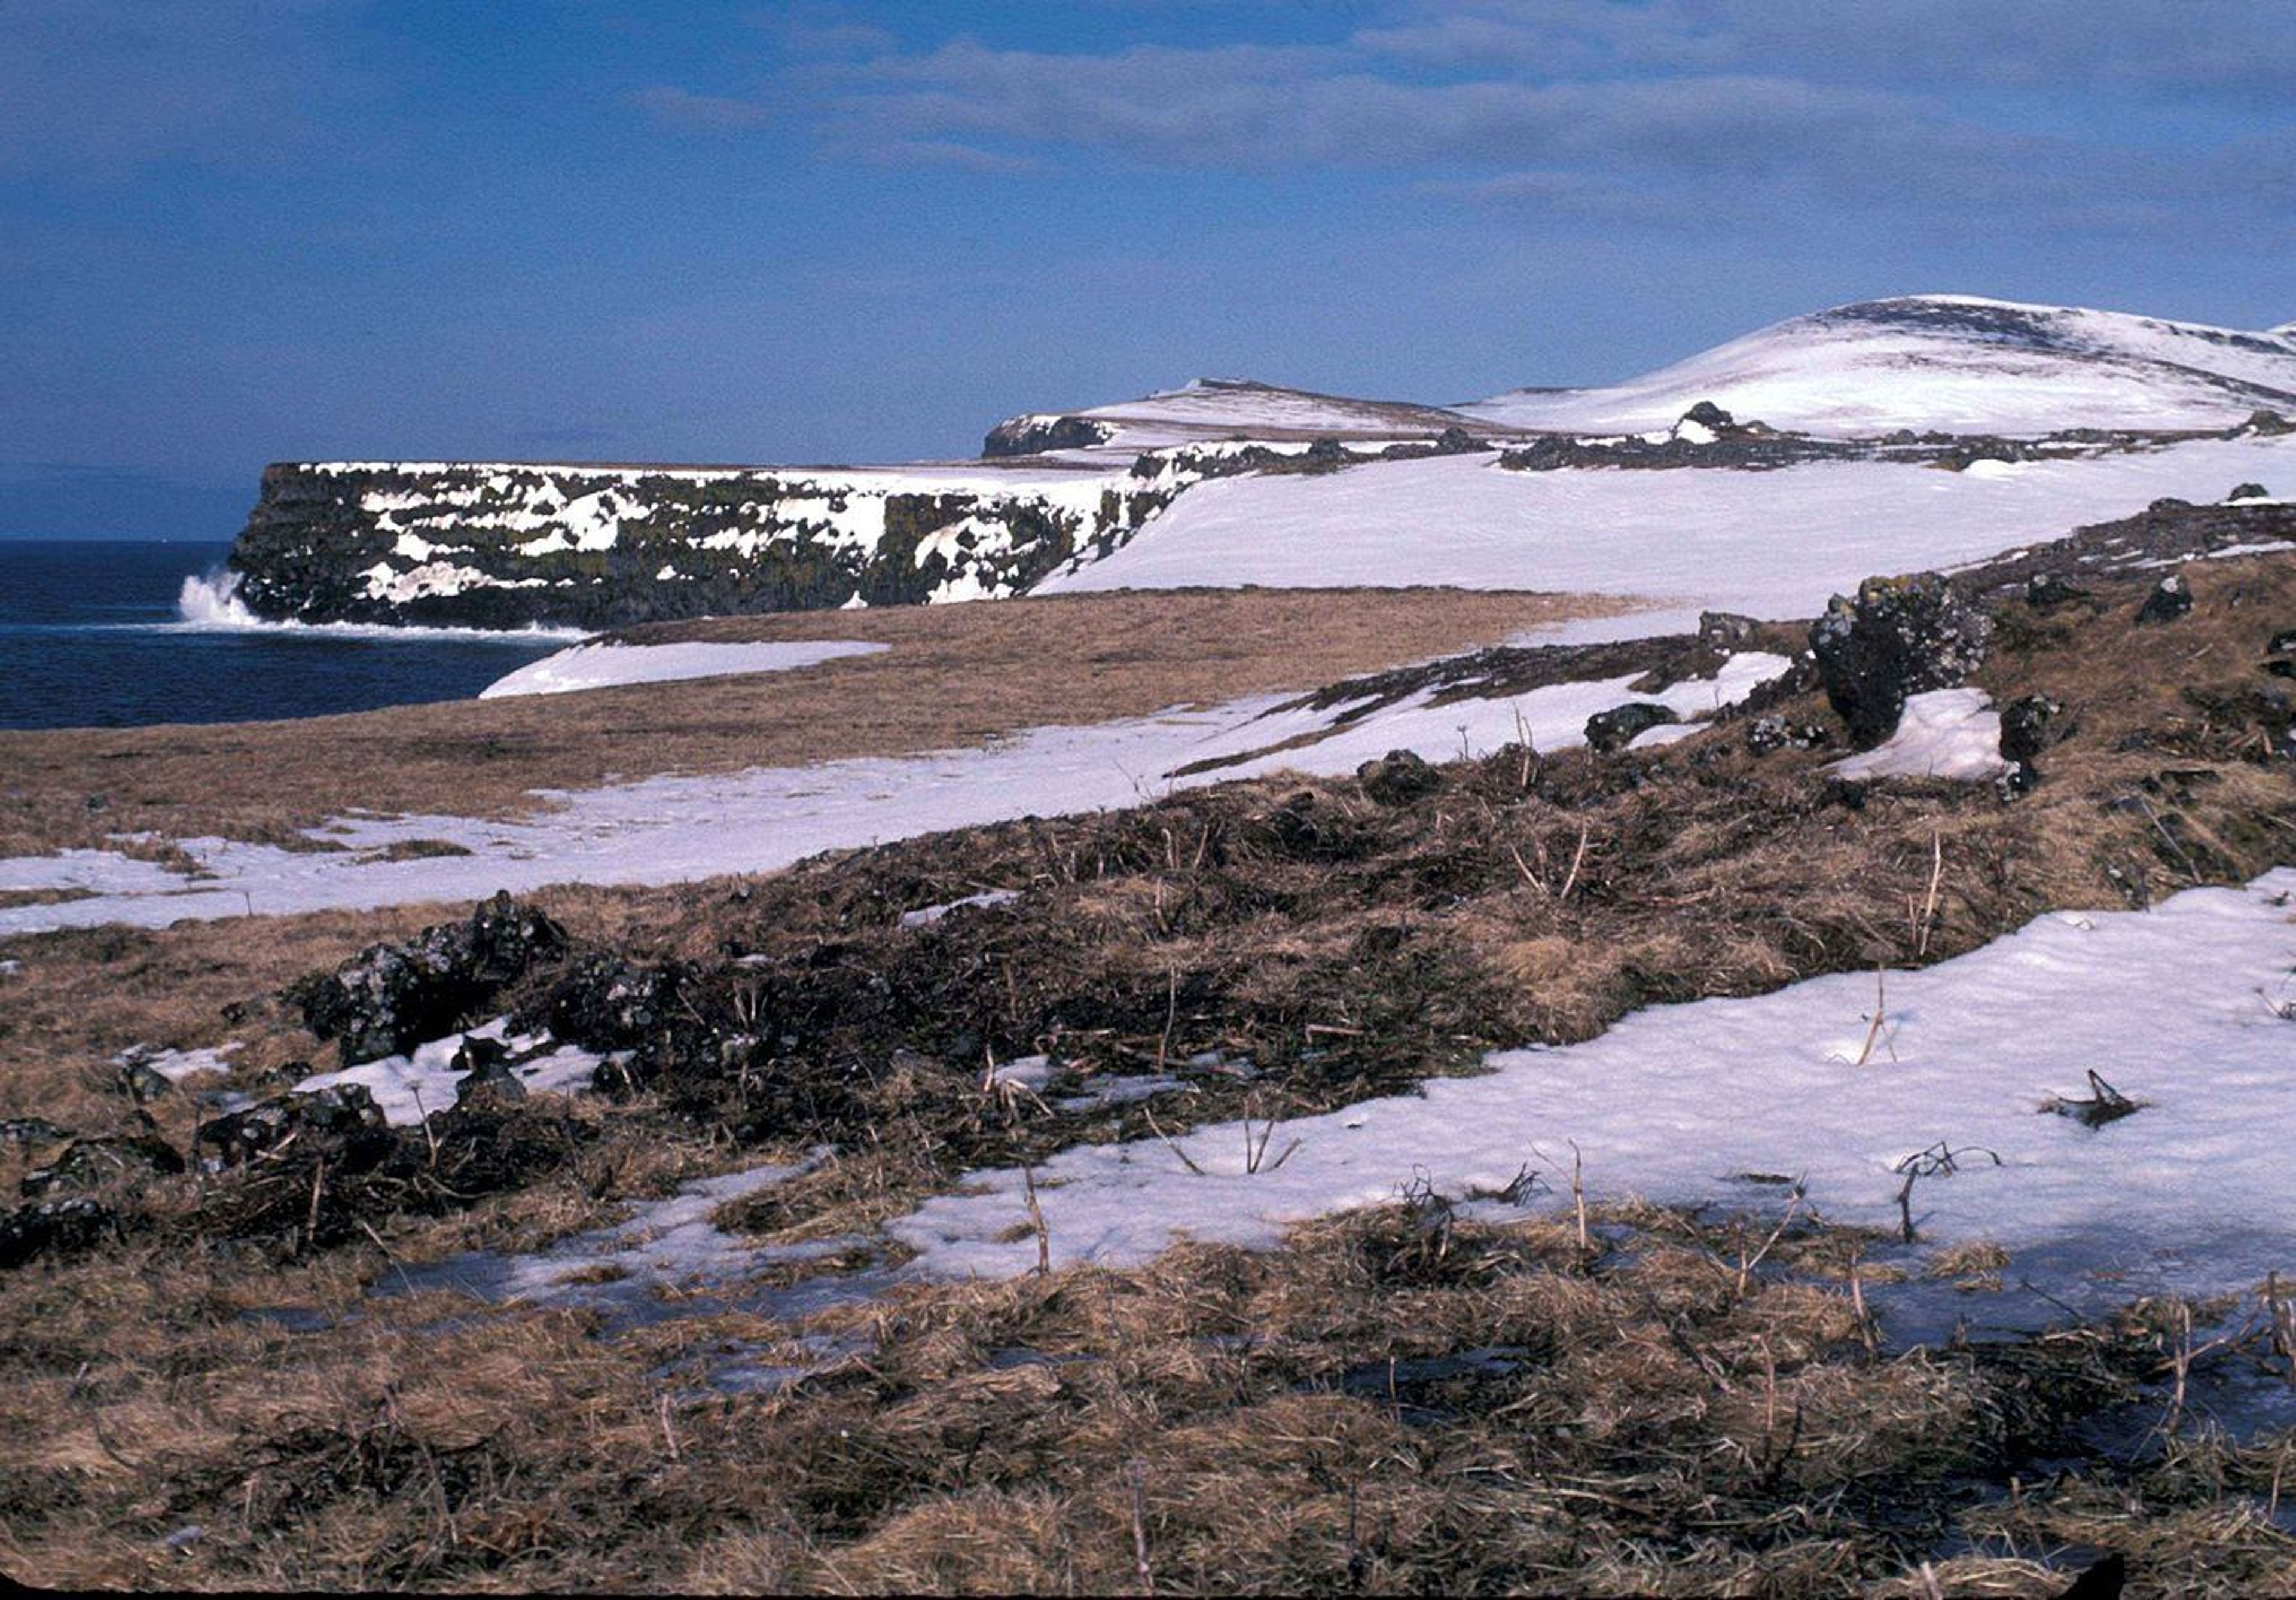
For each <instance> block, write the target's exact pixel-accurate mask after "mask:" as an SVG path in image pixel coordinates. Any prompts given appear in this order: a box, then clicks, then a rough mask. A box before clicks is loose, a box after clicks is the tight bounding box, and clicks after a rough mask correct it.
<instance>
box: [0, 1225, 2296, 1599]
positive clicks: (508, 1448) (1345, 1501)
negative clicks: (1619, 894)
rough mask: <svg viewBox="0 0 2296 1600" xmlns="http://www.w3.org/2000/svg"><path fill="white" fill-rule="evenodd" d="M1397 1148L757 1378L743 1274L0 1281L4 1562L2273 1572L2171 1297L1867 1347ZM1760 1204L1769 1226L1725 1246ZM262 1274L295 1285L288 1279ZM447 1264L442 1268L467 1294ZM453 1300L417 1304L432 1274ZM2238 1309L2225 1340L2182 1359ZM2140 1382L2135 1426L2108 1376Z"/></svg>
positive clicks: (1121, 1582) (304, 1582)
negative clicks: (1527, 1216)
mask: <svg viewBox="0 0 2296 1600" xmlns="http://www.w3.org/2000/svg"><path fill="white" fill-rule="evenodd" d="M1589 1223H1590V1227H1589V1230H1588V1232H1587V1233H1586V1234H1584V1235H1582V1234H1581V1233H1580V1232H1579V1229H1578V1228H1577V1227H1575V1226H1574V1225H1573V1223H1572V1222H1571V1221H1570V1220H1569V1219H1567V1218H1566V1219H1561V1220H1525V1221H1520V1222H1513V1223H1492V1222H1472V1223H1471V1222H1467V1221H1464V1220H1460V1219H1458V1218H1455V1217H1454V1216H1452V1215H1451V1214H1450V1212H1449V1210H1448V1208H1447V1207H1446V1206H1445V1205H1444V1204H1443V1202H1440V1201H1438V1200H1435V1199H1433V1198H1431V1197H1424V1196H1423V1197H1420V1198H1419V1199H1417V1200H1415V1201H1410V1202H1403V1203H1398V1204H1396V1205H1391V1206H1389V1207H1386V1208H1382V1209H1378V1210H1372V1211H1368V1212H1364V1213H1359V1214H1357V1215H1354V1216H1350V1217H1347V1218H1338V1219H1335V1220H1332V1221H1328V1222H1324V1223H1319V1224H1316V1225H1314V1226H1311V1227H1307V1228H1304V1229H1302V1230H1300V1233H1299V1234H1298V1235H1296V1236H1295V1237H1294V1239H1293V1240H1292V1243H1291V1244H1290V1245H1289V1246H1288V1247H1287V1248H1284V1249H1283V1250H1279V1251H1266V1252H1249V1251H1237V1250H1233V1249H1224V1248H1205V1247H1194V1246H1189V1247H1182V1248H1180V1249H1177V1250H1175V1251H1170V1252H1169V1253H1168V1254H1166V1255H1165V1256H1163V1257H1162V1258H1160V1259H1158V1260H1156V1261H1154V1262H1152V1263H1149V1264H1147V1265H1145V1266H1144V1267H1141V1268H1136V1269H1133V1270H1128V1271H1121V1272H1116V1271H1107V1270H1103V1269H1095V1268H1074V1269H1070V1270H1067V1271H1064V1272H1061V1273H1058V1274H1055V1275H1053V1276H1046V1277H1030V1278H1025V1279H1021V1280H1019V1281H1016V1282H1013V1283H1005V1284H950V1285H939V1286H920V1287H914V1288H910V1289H907V1290H904V1291H901V1292H898V1293H897V1294H896V1295H895V1296H893V1297H892V1298H891V1299H890V1300H889V1301H885V1302H883V1303H881V1304H879V1305H876V1306H874V1307H869V1308H862V1309H846V1310H842V1311H840V1312H836V1313H833V1314H831V1315H829V1316H827V1317H819V1318H816V1319H815V1320H814V1321H813V1322H812V1323H811V1324H810V1325H809V1327H808V1331H809V1332H811V1333H815V1334H844V1335H849V1336H850V1335H862V1336H865V1337H866V1338H867V1339H868V1340H870V1341H872V1344H871V1346H870V1348H869V1349H868V1350H867V1352H866V1353H863V1354H856V1355H850V1356H847V1357H844V1358H834V1359H832V1360H830V1361H829V1362H828V1363H827V1364H825V1365H824V1364H822V1363H821V1362H819V1360H818V1359H817V1358H816V1360H815V1361H814V1366H815V1367H816V1370H815V1371H814V1372H813V1373H812V1374H811V1375H808V1376H804V1377H801V1378H799V1379H796V1380H795V1381H793V1382H791V1383H788V1384H786V1385H784V1386H783V1387H781V1388H779V1389H778V1390H776V1391H772V1392H754V1391H741V1390H739V1389H727V1390H723V1391H719V1390H713V1389H711V1388H709V1387H708V1386H707V1381H706V1374H707V1373H708V1371H709V1367H710V1364H711V1362H712V1360H713V1358H716V1359H719V1360H722V1359H723V1352H725V1351H726V1350H743V1351H747V1352H750V1353H751V1354H753V1355H758V1354H762V1356H763V1357H764V1358H767V1359H783V1360H787V1361H790V1362H792V1363H803V1362H805V1361H806V1360H807V1355H806V1351H805V1349H804V1347H802V1346H800V1345H799V1344H798V1343H796V1342H795V1341H794V1339H793V1337H792V1335H793V1334H794V1333H796V1332H798V1331H799V1330H795V1329H791V1328H790V1327H787V1326H784V1325H775V1324H771V1323H767V1322H763V1321H761V1320H760V1319H758V1318H756V1317H747V1316H743V1315H738V1314H727V1315H718V1316H713V1317H703V1318H697V1319H694V1320H691V1321H672V1322H665V1323H660V1324H657V1325H652V1326H650V1327H646V1328H644V1329H641V1330H638V1331H636V1332H635V1333H629V1334H627V1335H625V1336H623V1337H620V1338H618V1339H611V1340H607V1339H600V1338H598V1337H595V1336H594V1331H593V1329H592V1327H591V1326H590V1325H589V1324H588V1322H587V1320H586V1317H584V1316H582V1315H579V1314H575V1313H569V1312H564V1311H548V1310H524V1311H516V1310H514V1311H509V1312H504V1313H500V1314H478V1315H473V1314H471V1312H470V1311H469V1309H468V1308H466V1307H463V1308H456V1307H455V1305H454V1304H453V1303H452V1302H442V1301H440V1299H439V1297H437V1296H412V1297H404V1298H398V1299H391V1300H373V1299H367V1298H363V1296H362V1288H363V1284H362V1281H361V1280H362V1278H363V1277H365V1276H370V1275H372V1274H373V1272H375V1271H377V1270H385V1271H387V1270H388V1268H387V1267H386V1266H384V1265H383V1264H382V1263H381V1262H380V1261H378V1260H377V1259H374V1258H373V1256H371V1255H363V1256H362V1258H361V1259H356V1260H355V1259H352V1258H351V1257H350V1256H349V1255H348V1252H336V1253H334V1254H332V1255H330V1256H327V1257H324V1258H322V1259H316V1260H312V1261H307V1262H304V1263H300V1264H296V1265H292V1266H289V1267H284V1268H279V1267H272V1268H264V1269H261V1270H256V1269H252V1268H249V1267H247V1266H244V1265H241V1264H238V1263H234V1261H233V1260H232V1259H230V1258H229V1257H227V1256H225V1255H220V1254H208V1255H193V1256H189V1257H186V1256H183V1255H180V1254H177V1253H175V1252H170V1251H154V1250H150V1249H141V1250H131V1251H126V1252H122V1253H119V1254H116V1255H112V1256H108V1257H105V1258H102V1259H91V1260H86V1261H83V1262H80V1263H78V1264H77V1265H73V1266H70V1267H66V1268H38V1269H36V1270H32V1271H28V1272H23V1273H18V1274H14V1275H12V1276H9V1277H7V1278H6V1279H4V1280H0V1322H4V1325H6V1326H7V1327H8V1328H9V1329H10V1330H12V1332H11V1334H10V1337H9V1350H8V1355H9V1362H8V1365H9V1368H10V1374H9V1377H10V1381H9V1382H8V1383H6V1384H4V1385H0V1427H4V1428H5V1430H6V1436H7V1437H8V1438H9V1439H10V1440H12V1446H11V1448H10V1449H9V1450H8V1451H7V1452H6V1453H5V1456H4V1459H0V1506H5V1508H6V1509H5V1512H4V1514H0V1568H4V1569H5V1570H6V1571H8V1572H9V1573H10V1574H11V1575H12V1576H13V1577H15V1578H17V1579H21V1580H25V1581H29V1582H35V1583H39V1584H44V1585H49V1586H53V1587H58V1588H176V1587H182V1588H289V1589H291V1588H350V1589H367V1588H414V1589H424V1590H488V1591H497V1592H501V1591H533V1590H570V1589H581V1590H607V1591H637V1590H644V1591H655V1592H662V1591H667V1592H677V1593H721V1592H757V1591H760V1590H766V1591H792V1590H805V1591H829V1592H840V1593H851V1592H863V1593H883V1592H910V1591H916V1592H935V1593H942V1592H972V1593H980V1592H1023V1593H1043V1592H1078V1591H1081V1592H1086V1593H1111V1592H1127V1593H1129V1592H1179V1593H1200V1592H1208V1591H1209V1592H1241V1591H1254V1592H1258V1591H1274V1592H1281V1593H1308V1592H1317V1593H1333V1592H1350V1593H1372V1594H1385V1593H1398V1592H1441V1593H1468V1592H1476V1593H1480V1592H1503V1591H1512V1592H1524V1591H1528V1592H1536V1593H1571V1594H1618V1595H1626V1594H1680V1595H1691V1594H1697V1595H1704V1594H1715V1593H1751V1592H1759V1593H1766V1594H1781V1595H1851V1594H1861V1593H1882V1594H1887V1595H1893V1596H1928V1595H1931V1594H1938V1593H1953V1594H1989V1595H2013V1596H2019V1595H2021V1596H2043V1595H2054V1594H2056V1593H2057V1592H2059V1591H2060V1590H2061V1589H2062V1587H2063V1585H2064V1583H2065V1581H2066V1577H2067V1572H2068V1571H2069V1570H2072V1569H2078V1568H2079V1567H2080V1566H2082V1565H2085V1564H2087V1563H2089V1562H2091V1561H2093V1560H2095V1559H2096V1558H2097V1557H2098V1556H2099V1555H2103V1554H2104V1553H2108V1552H2110V1553H2112V1554H2116V1555H2121V1556H2122V1557H2123V1558H2124V1559H2126V1560H2127V1561H2128V1563H2129V1567H2128V1571H2129V1588H2128V1592H2129V1593H2130V1594H2132V1595H2136V1596H2156V1595H2170V1594H2173V1595H2221V1596H2232V1595H2251V1594H2263V1593H2284V1592H2286V1591H2287V1589H2288V1587H2289V1585H2290V1584H2291V1583H2292V1581H2296V1554H2292V1546H2291V1541H2290V1540H2289V1538H2287V1536H2286V1535H2285V1534H2284V1532H2282V1531H2281V1530H2280V1529H2279V1528H2278V1527H2277V1526H2276V1523H2275V1522H2274V1521H2273V1513H2274V1508H2275V1506H2276V1502H2277V1500H2278V1497H2279V1496H2280V1494H2281V1493H2282V1491H2283V1486H2284V1483H2285V1482H2286V1481H2287V1478H2288V1475H2289V1469H2290V1468H2291V1467H2292V1466H2296V1454H2292V1451H2296V1443H2292V1441H2291V1440H2289V1439H2287V1438H2284V1437H2283V1438H2278V1439H2273V1440H2256V1441H2251V1442H2249V1443H2246V1444H2238V1445H2236V1444H2234V1443H2231V1442H2229V1441H2227V1440H2226V1439H2224V1438H2223V1437H2222V1436H2221V1435H2219V1434H2217V1433H2215V1432H2210V1430H2208V1429H2207V1428H2205V1427H2197V1426H2194V1425H2193V1424H2191V1423H2190V1422H2189V1421H2182V1420H2177V1419H2172V1418H2169V1417H2168V1416H2167V1415H2165V1414H2164V1413H2163V1411H2162V1409H2161V1392H2160V1390H2159V1388H2158V1385H2157V1384H2156V1383H2153V1380H2154V1379H2155V1378H2156V1376H2157V1374H2159V1372H2160V1371H2161V1368H2162V1366H2163V1365H2164V1363H2166V1362H2169V1361H2173V1360H2174V1359H2176V1358H2177V1356H2178V1355H2179V1352H2180V1350H2184V1348H2185V1347H2184V1346H2183V1345H2182V1344H2180V1340H2182V1339H2184V1338H2185V1334H2183V1333H2180V1332H2179V1330H2182V1329H2186V1328H2189V1326H2190V1325H2191V1323H2190V1320H2189V1318H2190V1309H2189V1308H2184V1307H2181V1306H2178V1305H2165V1304H2148V1305H2144V1306H2139V1307H2136V1308H2132V1309H2131V1310H2130V1311H2129V1312H2128V1313H2127V1314H2125V1315H2123V1316H2122V1317H2118V1318H2115V1319H2112V1320H2110V1321H2106V1322H2102V1323H2099V1324H2095V1325H2090V1326H2087V1327H2084V1328H2080V1329H2078V1330H2072V1331H2068V1332H2062V1333H2054V1334H2051V1335H2048V1336H2046V1337H2042V1338H2038V1339H2033V1340H2030V1341H2027V1342H2021V1343H2015V1344H2007V1345H1999V1346H1979V1347H1975V1348H1946V1349H1936V1350H1932V1349H1915V1350H1907V1351H1903V1352H1899V1353H1894V1354H1890V1353H1881V1352H1877V1350H1875V1348H1874V1341H1873V1339H1872V1338H1871V1336H1870V1335H1871V1332H1872V1330H1871V1325H1870V1323H1869V1321H1868V1319H1867V1315H1866V1311H1865V1310H1864V1309H1862V1307H1863V1302H1862V1301H1861V1300H1860V1298H1859V1293H1860V1290H1859V1287H1858V1285H1857V1281H1855V1280H1854V1279H1853V1277H1852V1276H1851V1275H1852V1274H1854V1273H1855V1272H1857V1270H1859V1269H1858V1268H1857V1267H1855V1266H1854V1265H1853V1264H1854V1263H1855V1262H1856V1261H1857V1259H1858V1252H1859V1251H1860V1250H1861V1248H1862V1247H1863V1246H1864V1244H1865V1243H1866V1242H1865V1241H1863V1240H1860V1239H1858V1238H1856V1237H1854V1236H1852V1235H1848V1234H1846V1233H1843V1232H1841V1231H1840V1230H1836V1229H1832V1228H1828V1227H1824V1226H1822V1225H1817V1226H1813V1225H1810V1224H1808V1222H1806V1221H1804V1222H1799V1223H1796V1224H1794V1225H1793V1226H1791V1227H1786V1228H1784V1229H1783V1230H1782V1231H1779V1232H1777V1233H1776V1234H1775V1236H1772V1228H1773V1227H1774V1224H1773V1223H1771V1222H1767V1221H1761V1220H1756V1221H1751V1222H1748V1223H1743V1224H1735V1225H1732V1224H1715V1223H1711V1222H1699V1221H1695V1220H1693V1219H1691V1218H1686V1217H1684V1216H1681V1215H1678V1214H1675V1213H1670V1212H1665V1211H1656V1210H1617V1211H1598V1212H1596V1213H1595V1215H1594V1216H1593V1217H1592V1218H1590V1219H1589ZM1757 1253H1759V1254H1760V1255H1761V1258H1762V1259H1761V1265H1760V1268H1759V1270H1749V1269H1748V1262H1749V1259H1750V1257H1751V1256H1754V1255H1756V1254H1757ZM280 1308H290V1309H292V1310H293V1312H294V1313H295V1315H294V1316H293V1317H292V1318H291V1319H289V1318H288V1317H285V1316H283V1313H282V1312H281V1310H280ZM456 1311H459V1314H456V1315H448V1313H449V1312H456ZM442 1318H443V1319H442ZM2199 1359H2200V1360H2202V1362H2203V1363H2205V1362H2207V1361H2210V1360H2225V1359H2229V1357H2228V1356H2227V1355H2226V1353H2225V1352H2222V1351H2217V1352H2212V1353H2210V1354H2208V1355H2205V1356H2202V1357H2201V1358H2199ZM2109 1415H2120V1416H2125V1417H2128V1418H2129V1419H2130V1420H2131V1421H2132V1422H2133V1423H2135V1424H2136V1425H2137V1426H2138V1427H2142V1426H2143V1425H2144V1424H2145V1423H2152V1424H2155V1433H2154V1438H2153V1441H2152V1442H2151V1443H2149V1444H2148V1445H2147V1446H2146V1447H2145V1448H2144V1449H2143V1450H2141V1451H2138V1452H2136V1453H2135V1454H2133V1455H2128V1454H2123V1455H2115V1454H2112V1453H2110V1452H2107V1451H2104V1450H2103V1449H2100V1448H2098V1447H2096V1446H2095V1444H2094V1443H2093V1442H2092V1440H2094V1438H2095V1430H2094V1427H2093V1424H2095V1421H2096V1420H2097V1419H2098V1418H2099V1417H2100V1416H2109Z"/></svg>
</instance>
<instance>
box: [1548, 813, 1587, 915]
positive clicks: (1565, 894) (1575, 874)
mask: <svg viewBox="0 0 2296 1600" xmlns="http://www.w3.org/2000/svg"><path fill="white" fill-rule="evenodd" d="M1586 859H1587V825H1586V824H1584V823H1581V824H1579V848H1578V849H1576V850H1575V851H1573V852H1572V853H1571V857H1570V871H1569V872H1567V873H1565V874H1563V875H1562V889H1561V890H1558V891H1557V892H1556V894H1555V896H1554V898H1556V899H1558V900H1567V899H1569V898H1570V890H1571V888H1572V886H1573V885H1575V884H1576V883H1577V882H1579V864H1580V863H1581V862H1583V861H1585V860H1586Z"/></svg>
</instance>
